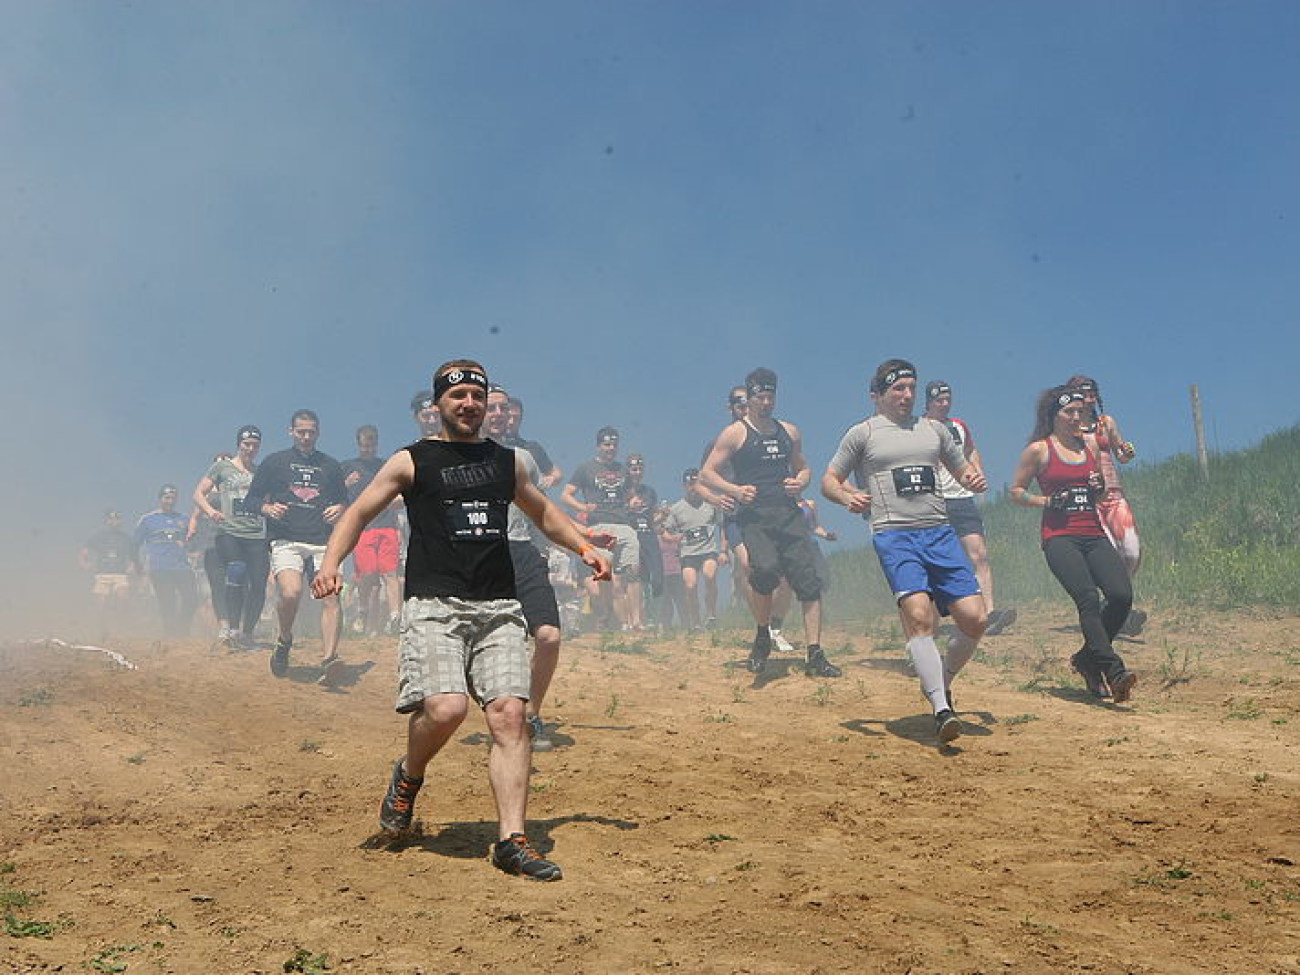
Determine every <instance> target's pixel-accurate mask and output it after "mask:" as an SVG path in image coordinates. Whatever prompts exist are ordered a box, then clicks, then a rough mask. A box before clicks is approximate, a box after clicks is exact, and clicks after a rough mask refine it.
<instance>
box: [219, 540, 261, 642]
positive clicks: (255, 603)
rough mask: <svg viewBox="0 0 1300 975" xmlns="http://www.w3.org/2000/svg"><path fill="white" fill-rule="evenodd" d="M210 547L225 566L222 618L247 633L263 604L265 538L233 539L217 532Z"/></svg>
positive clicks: (259, 613)
mask: <svg viewBox="0 0 1300 975" xmlns="http://www.w3.org/2000/svg"><path fill="white" fill-rule="evenodd" d="M213 548H214V549H215V551H216V553H217V557H218V558H219V559H220V560H221V564H222V565H223V566H225V572H224V575H223V578H222V583H223V587H224V589H225V600H226V620H227V622H229V624H230V625H231V626H232V627H235V628H236V629H241V630H243V631H244V633H247V634H249V635H250V636H251V635H252V633H253V629H254V628H255V627H256V626H257V621H258V619H259V618H260V617H261V615H262V607H263V606H264V605H265V604H266V577H267V575H268V574H269V573H270V571H271V552H270V549H269V548H267V543H266V539H265V538H237V537H236V536H234V535H227V534H226V533H225V532H218V533H217V537H216V541H215V542H214V543H213ZM241 566H242V568H241ZM241 621H242V625H241Z"/></svg>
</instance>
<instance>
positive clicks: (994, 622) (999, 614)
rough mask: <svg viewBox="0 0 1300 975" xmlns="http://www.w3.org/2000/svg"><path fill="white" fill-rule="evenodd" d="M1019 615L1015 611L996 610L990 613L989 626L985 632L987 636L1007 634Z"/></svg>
mask: <svg viewBox="0 0 1300 975" xmlns="http://www.w3.org/2000/svg"><path fill="white" fill-rule="evenodd" d="M1017 615H1018V614H1017V613H1016V611H1015V610H1014V609H995V610H993V612H991V613H989V625H988V626H987V627H986V628H985V630H984V635H985V636H997V635H998V634H999V633H1005V632H1006V631H1007V628H1008V627H1009V626H1011V624H1012V623H1014V622H1015V621H1016V616H1017Z"/></svg>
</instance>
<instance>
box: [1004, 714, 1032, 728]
mask: <svg viewBox="0 0 1300 975" xmlns="http://www.w3.org/2000/svg"><path fill="white" fill-rule="evenodd" d="M1037 720H1038V715H1036V714H1013V715H1012V716H1011V717H1009V718H1003V719H1002V723H1003V724H1010V725H1016V724H1029V722H1031V721H1037Z"/></svg>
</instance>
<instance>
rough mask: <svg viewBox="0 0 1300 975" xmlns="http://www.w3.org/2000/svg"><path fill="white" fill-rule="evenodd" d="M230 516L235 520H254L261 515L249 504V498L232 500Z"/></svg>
mask: <svg viewBox="0 0 1300 975" xmlns="http://www.w3.org/2000/svg"><path fill="white" fill-rule="evenodd" d="M230 514H231V516H232V517H234V518H253V517H257V516H258V515H260V514H261V512H260V511H257V510H254V508H253V507H252V505H250V504H249V503H248V498H246V497H245V498H231V499H230Z"/></svg>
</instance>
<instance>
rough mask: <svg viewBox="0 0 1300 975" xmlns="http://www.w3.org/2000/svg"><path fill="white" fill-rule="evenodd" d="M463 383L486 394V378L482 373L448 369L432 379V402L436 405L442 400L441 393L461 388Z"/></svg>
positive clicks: (470, 370) (473, 370) (472, 370)
mask: <svg viewBox="0 0 1300 975" xmlns="http://www.w3.org/2000/svg"><path fill="white" fill-rule="evenodd" d="M465 383H469V384H470V385H473V386H477V387H479V388H480V389H481V390H483V392H485V393H486V392H487V389H488V381H487V376H485V375H483V373H481V372H479V371H477V370H475V369H450V370H448V371H447V372H444V373H443V374H442V375H441V376H437V377H435V378H434V380H433V401H434V402H435V403H436V402H438V400H440V399H442V395H443V393H445V392H447V390H449V389H451V387H453V386H461V385H464V384H465Z"/></svg>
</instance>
